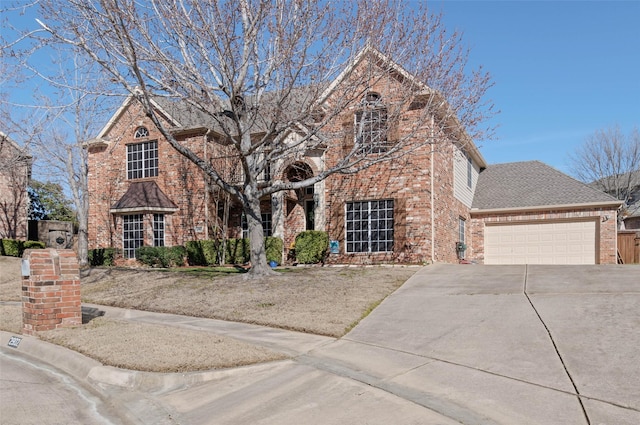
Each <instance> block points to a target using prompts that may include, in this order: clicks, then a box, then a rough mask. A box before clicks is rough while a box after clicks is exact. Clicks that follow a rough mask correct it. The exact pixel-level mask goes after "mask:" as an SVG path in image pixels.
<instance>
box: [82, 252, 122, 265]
mask: <svg viewBox="0 0 640 425" xmlns="http://www.w3.org/2000/svg"><path fill="white" fill-rule="evenodd" d="M115 257H116V250H115V248H98V249H90V250H89V252H88V259H89V264H90V265H91V267H96V266H108V267H111V266H113V265H114V264H115Z"/></svg>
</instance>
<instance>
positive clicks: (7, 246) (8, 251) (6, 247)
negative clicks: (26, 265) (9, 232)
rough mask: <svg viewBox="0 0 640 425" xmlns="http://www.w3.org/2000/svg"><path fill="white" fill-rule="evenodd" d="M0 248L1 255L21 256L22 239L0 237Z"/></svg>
mask: <svg viewBox="0 0 640 425" xmlns="http://www.w3.org/2000/svg"><path fill="white" fill-rule="evenodd" d="M0 250H1V251H2V252H1V253H2V255H6V256H7V257H20V256H22V241H19V240H16V239H2V244H0Z"/></svg>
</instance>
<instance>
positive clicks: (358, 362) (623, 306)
mask: <svg viewBox="0 0 640 425" xmlns="http://www.w3.org/2000/svg"><path fill="white" fill-rule="evenodd" d="M313 355H314V356H315V357H316V358H321V357H324V360H325V361H326V362H327V363H329V364H334V365H335V364H337V363H341V364H343V365H344V367H346V368H348V369H351V370H357V371H360V373H363V374H365V375H366V376H367V380H369V381H370V383H371V384H372V385H374V386H376V387H379V388H383V389H386V390H388V391H390V392H392V393H395V394H398V395H400V396H402V397H404V398H407V399H411V400H413V401H414V402H416V403H418V404H420V405H422V406H424V407H427V408H429V409H432V410H434V411H436V412H439V413H441V414H443V415H445V416H447V417H449V418H452V419H454V420H457V421H459V422H461V423H465V424H467V423H473V424H477V423H501V424H607V425H614V424H615V425H622V424H629V425H632V424H640V267H638V266H453V265H436V266H430V267H426V268H424V269H422V270H421V271H420V272H418V273H417V274H416V275H415V276H413V277H412V278H411V279H410V280H409V281H408V282H407V283H406V284H405V285H404V286H403V287H402V288H400V289H399V290H398V291H397V292H396V293H394V294H393V295H392V296H391V297H389V298H388V299H387V300H385V302H383V303H382V305H380V307H378V308H377V309H376V310H375V311H374V312H373V314H371V315H370V316H369V317H368V318H366V319H365V320H364V321H362V322H361V323H360V325H358V326H357V327H356V328H355V329H354V330H353V331H352V332H351V333H349V334H348V335H347V336H346V337H345V338H343V339H342V340H340V341H338V342H336V343H335V344H332V345H330V346H328V347H326V348H323V349H321V350H317V351H316V352H314V353H313Z"/></svg>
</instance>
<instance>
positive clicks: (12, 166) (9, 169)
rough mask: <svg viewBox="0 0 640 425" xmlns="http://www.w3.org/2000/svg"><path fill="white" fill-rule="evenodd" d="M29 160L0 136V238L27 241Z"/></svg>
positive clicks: (1, 133) (17, 148)
mask: <svg viewBox="0 0 640 425" xmlns="http://www.w3.org/2000/svg"><path fill="white" fill-rule="evenodd" d="M30 177H31V156H29V155H27V154H26V153H25V152H24V150H23V149H22V148H21V147H20V146H18V144H17V143H16V142H14V141H13V140H11V139H10V138H9V137H8V136H7V135H6V134H4V133H3V132H0V238H4V239H22V240H26V239H27V231H28V216H29V194H28V192H27V187H28V185H29V179H30Z"/></svg>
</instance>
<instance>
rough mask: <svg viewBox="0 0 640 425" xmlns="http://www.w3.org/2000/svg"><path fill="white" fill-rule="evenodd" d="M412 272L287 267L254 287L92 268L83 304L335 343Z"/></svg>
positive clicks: (234, 280) (235, 279)
mask: <svg viewBox="0 0 640 425" xmlns="http://www.w3.org/2000/svg"><path fill="white" fill-rule="evenodd" d="M417 270H418V268H417V267H306V268H294V269H291V270H290V271H285V272H281V273H279V274H278V275H277V276H273V277H269V278H266V279H262V280H260V281H255V280H249V279H246V278H245V277H244V276H242V275H233V276H229V275H224V276H218V277H216V276H208V277H204V278H203V277H202V276H193V275H190V274H187V273H181V272H160V271H153V270H152V271H148V270H120V269H94V270H92V271H91V272H90V273H89V274H87V275H86V276H84V277H83V279H82V298H83V301H84V302H88V303H94V304H102V305H109V306H115V307H124V308H132V309H137V310H147V311H155V312H164V313H173V314H181V315H188V316H196V317H206V318H213V319H222V320H230V321H237V322H245V323H253V324H258V325H264V326H272V327H279V328H284V329H290V330H296V331H301V332H307V333H313V334H318V335H326V336H332V337H340V336H342V335H344V334H345V333H346V332H347V331H348V330H349V329H351V328H352V327H353V324H354V322H356V323H357V322H358V321H359V320H360V319H361V317H362V315H363V313H365V312H366V311H367V309H368V308H370V307H371V305H372V304H374V303H378V302H379V301H380V300H382V299H384V298H386V297H387V296H388V295H389V294H391V293H392V292H393V291H395V290H396V289H397V288H398V287H399V286H400V285H402V283H404V282H405V281H406V280H407V279H408V278H409V277H410V276H411V275H413V274H414V273H415V272H416V271H417Z"/></svg>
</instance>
